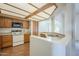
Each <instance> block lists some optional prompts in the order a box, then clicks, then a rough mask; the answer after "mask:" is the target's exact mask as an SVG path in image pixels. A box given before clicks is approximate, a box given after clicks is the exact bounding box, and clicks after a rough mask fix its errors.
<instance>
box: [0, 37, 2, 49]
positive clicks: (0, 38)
mask: <svg viewBox="0 0 79 59" xmlns="http://www.w3.org/2000/svg"><path fill="white" fill-rule="evenodd" d="M1 40H2V36H0V48H1V45H2V44H1V43H2V41H1Z"/></svg>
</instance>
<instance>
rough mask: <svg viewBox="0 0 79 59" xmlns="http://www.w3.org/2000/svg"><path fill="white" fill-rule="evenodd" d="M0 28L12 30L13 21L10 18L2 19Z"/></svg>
mask: <svg viewBox="0 0 79 59" xmlns="http://www.w3.org/2000/svg"><path fill="white" fill-rule="evenodd" d="M0 28H11V20H10V19H9V18H4V17H0Z"/></svg>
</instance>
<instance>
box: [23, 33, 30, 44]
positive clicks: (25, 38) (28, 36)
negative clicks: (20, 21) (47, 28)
mask: <svg viewBox="0 0 79 59" xmlns="http://www.w3.org/2000/svg"><path fill="white" fill-rule="evenodd" d="M26 42H30V34H24V43H26Z"/></svg>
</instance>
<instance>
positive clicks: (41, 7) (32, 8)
mask: <svg viewBox="0 0 79 59" xmlns="http://www.w3.org/2000/svg"><path fill="white" fill-rule="evenodd" d="M47 4H48V3H0V10H1V13H3V14H7V15H12V16H17V17H21V18H24V19H26V20H36V21H41V20H45V19H47V18H49V16H50V15H51V14H52V13H53V12H54V10H55V9H56V7H57V6H56V4H53V3H49V4H48V5H47Z"/></svg>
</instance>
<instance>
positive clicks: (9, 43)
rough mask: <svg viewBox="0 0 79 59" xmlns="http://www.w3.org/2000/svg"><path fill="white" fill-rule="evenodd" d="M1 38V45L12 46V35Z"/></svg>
mask: <svg viewBox="0 0 79 59" xmlns="http://www.w3.org/2000/svg"><path fill="white" fill-rule="evenodd" d="M2 38H3V40H2V43H3V44H2V47H3V48H4V47H9V46H12V43H13V42H12V36H11V35H5V36H3V37H2Z"/></svg>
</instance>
